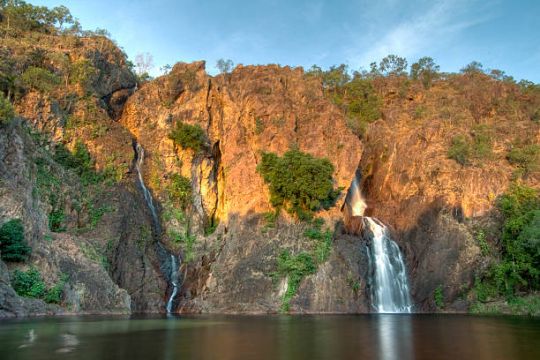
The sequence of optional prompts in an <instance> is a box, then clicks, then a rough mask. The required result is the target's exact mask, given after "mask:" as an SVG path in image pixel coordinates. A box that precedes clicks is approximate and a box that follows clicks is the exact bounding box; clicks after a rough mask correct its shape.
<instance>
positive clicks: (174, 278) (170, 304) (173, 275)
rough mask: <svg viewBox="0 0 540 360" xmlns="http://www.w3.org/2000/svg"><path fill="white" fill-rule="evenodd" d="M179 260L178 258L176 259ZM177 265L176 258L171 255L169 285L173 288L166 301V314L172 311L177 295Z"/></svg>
mask: <svg viewBox="0 0 540 360" xmlns="http://www.w3.org/2000/svg"><path fill="white" fill-rule="evenodd" d="M178 260H180V258H178ZM178 266H179V264H178V262H177V260H176V257H175V256H174V255H172V254H171V284H172V287H173V290H172V292H171V296H169V301H167V313H168V314H170V313H171V312H172V309H173V301H174V298H175V297H176V294H177V293H178V280H179V276H178V274H179V271H178V268H179V267H178Z"/></svg>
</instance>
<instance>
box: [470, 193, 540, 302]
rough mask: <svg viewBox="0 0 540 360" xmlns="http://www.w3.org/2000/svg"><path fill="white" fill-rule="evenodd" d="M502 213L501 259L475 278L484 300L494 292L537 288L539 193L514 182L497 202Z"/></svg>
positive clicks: (539, 268)
mask: <svg viewBox="0 0 540 360" xmlns="http://www.w3.org/2000/svg"><path fill="white" fill-rule="evenodd" d="M497 205H498V208H499V209H500V211H501V213H502V214H503V216H504V223H503V227H502V234H501V259H500V261H498V262H497V263H495V264H493V265H492V266H491V267H490V269H489V270H488V271H487V272H486V273H485V274H483V276H482V277H481V278H479V279H477V282H476V284H475V290H476V295H477V298H478V300H479V301H486V300H488V299H489V298H492V297H495V296H497V295H499V294H500V295H504V296H506V297H509V298H510V297H513V296H514V294H515V293H516V292H519V291H529V290H538V289H540V194H539V192H538V190H536V189H533V188H529V187H526V186H524V185H520V184H514V185H512V187H511V188H510V189H509V190H508V192H507V193H505V194H504V195H503V196H501V198H500V199H499V201H498V204H497Z"/></svg>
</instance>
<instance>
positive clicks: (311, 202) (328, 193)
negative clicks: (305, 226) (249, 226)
mask: <svg viewBox="0 0 540 360" xmlns="http://www.w3.org/2000/svg"><path fill="white" fill-rule="evenodd" d="M257 171H258V172H259V173H260V174H261V175H262V177H263V179H264V181H265V182H266V183H267V184H268V186H269V188H270V195H271V198H270V201H271V203H272V205H273V206H274V207H276V208H281V207H284V208H285V209H287V211H288V212H290V213H292V214H295V215H296V216H297V217H298V218H299V219H309V218H311V216H312V215H313V212H315V211H317V210H320V209H321V208H328V207H330V206H332V205H333V204H334V202H335V200H336V199H337V196H338V195H339V189H338V190H334V185H333V181H332V174H333V172H334V166H333V165H332V163H330V161H329V160H328V159H318V158H315V157H313V156H311V155H309V154H306V153H303V152H301V151H299V150H289V151H287V152H286V153H285V154H284V155H283V157H279V156H277V155H276V154H274V153H263V154H262V161H261V163H260V164H259V165H258V166H257Z"/></svg>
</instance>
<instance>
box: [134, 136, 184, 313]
mask: <svg viewBox="0 0 540 360" xmlns="http://www.w3.org/2000/svg"><path fill="white" fill-rule="evenodd" d="M134 145H135V152H136V154H137V158H136V162H135V169H136V170H137V177H138V179H139V185H140V186H141V190H142V192H143V195H144V200H145V202H146V205H147V206H148V208H149V209H150V213H151V214H152V222H153V225H154V230H155V234H154V235H155V236H156V237H157V238H159V236H161V223H160V222H159V217H158V214H157V210H156V207H155V205H154V199H153V198H152V194H151V193H150V190H148V188H147V187H146V185H145V184H144V179H143V176H142V165H143V163H144V149H143V147H142V146H141V144H139V143H137V142H135V143H134ZM157 246H158V254H159V253H160V252H166V253H167V254H168V255H169V256H170V260H169V261H170V264H167V263H163V264H162V266H161V269H162V271H163V270H164V269H167V272H168V276H169V281H170V285H171V286H172V292H171V296H170V297H169V300H168V301H167V307H166V310H167V313H171V312H172V310H173V303H174V298H175V297H176V294H177V293H178V280H179V271H178V267H179V263H178V261H177V258H176V257H175V256H174V255H173V254H170V253H169V252H168V251H167V250H166V249H165V247H164V246H163V245H162V244H161V243H159V242H158V244H157ZM178 260H180V258H178ZM165 261H167V259H165ZM168 265H170V266H168ZM164 272H165V271H164Z"/></svg>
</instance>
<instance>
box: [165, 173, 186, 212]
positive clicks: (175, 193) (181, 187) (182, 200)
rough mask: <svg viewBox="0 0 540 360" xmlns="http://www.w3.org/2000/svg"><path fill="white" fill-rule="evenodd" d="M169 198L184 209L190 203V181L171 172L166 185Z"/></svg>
mask: <svg viewBox="0 0 540 360" xmlns="http://www.w3.org/2000/svg"><path fill="white" fill-rule="evenodd" d="M167 190H168V192H169V196H170V197H171V200H172V201H173V202H175V203H176V204H179V205H180V206H181V207H182V208H183V209H185V208H186V207H187V206H188V205H189V204H190V203H191V181H190V180H189V179H188V178H186V177H184V176H182V175H180V174H173V175H172V176H171V182H170V184H169V186H168V187H167Z"/></svg>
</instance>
